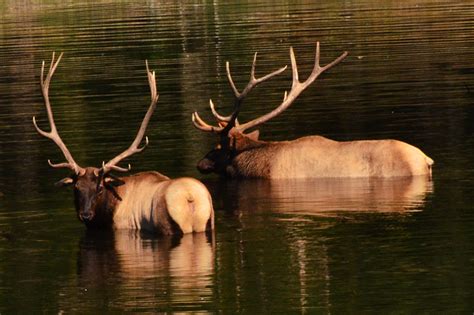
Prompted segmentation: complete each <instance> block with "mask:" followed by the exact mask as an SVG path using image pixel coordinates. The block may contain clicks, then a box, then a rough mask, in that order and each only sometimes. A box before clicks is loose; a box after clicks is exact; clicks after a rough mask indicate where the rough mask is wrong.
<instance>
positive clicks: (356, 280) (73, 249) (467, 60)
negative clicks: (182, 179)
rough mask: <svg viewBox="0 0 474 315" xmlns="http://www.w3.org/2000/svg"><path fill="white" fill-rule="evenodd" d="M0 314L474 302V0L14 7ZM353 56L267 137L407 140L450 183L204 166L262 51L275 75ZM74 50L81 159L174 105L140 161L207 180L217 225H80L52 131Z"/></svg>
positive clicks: (3, 102)
mask: <svg viewBox="0 0 474 315" xmlns="http://www.w3.org/2000/svg"><path fill="white" fill-rule="evenodd" d="M0 16H1V19H0V60H1V62H0V313H2V314H3V313H5V314H8V313H38V312H44V313H59V312H66V313H72V312H78V313H104V312H131V311H139V312H156V311H170V312H171V311H199V312H216V311H220V312H223V313H321V314H327V313H334V314H347V313H355V314H359V313H377V314H380V313H420V312H423V313H468V314H470V313H472V312H473V311H474V303H473V302H472V301H474V296H473V292H474V287H473V283H474V272H473V270H474V269H473V268H472V266H473V265H474V246H473V244H474V214H473V213H474V209H473V206H472V204H473V202H472V196H473V193H474V181H473V175H474V171H473V167H472V165H473V156H474V140H473V139H474V138H473V132H474V128H473V122H474V107H473V93H474V92H473V91H474V76H473V73H474V71H473V69H474V66H473V65H474V55H473V54H472V47H474V5H473V4H470V3H469V2H465V3H462V2H459V3H456V2H452V1H428V0H427V1H404V2H401V3H396V2H391V1H383V2H380V1H372V0H364V1H358V2H357V3H352V2H334V1H326V2H323V3H318V4H314V3H313V2H312V1H278V2H272V1H257V2H252V3H242V2H239V1H226V2H220V1H213V2H205V1H194V2H188V3H181V4H176V3H173V2H166V1H127V0H124V1H94V2H90V1H66V2H65V1H36V0H29V1H13V0H11V1H9V0H7V1H3V2H2V3H1V4H0ZM316 41H320V42H321V59H322V63H326V62H330V61H331V60H333V59H334V58H336V57H337V56H339V55H340V54H341V53H342V52H343V51H348V52H349V56H348V57H347V58H346V59H345V60H344V61H343V62H342V63H341V64H339V65H338V66H336V67H335V68H333V69H331V70H330V71H329V72H328V73H326V74H324V75H323V76H321V78H320V79H318V82H316V83H315V84H314V86H313V87H311V88H310V89H308V90H307V91H305V92H304V93H303V94H302V95H301V96H300V98H299V99H298V101H297V102H295V103H294V104H293V106H292V107H291V108H290V109H288V110H287V111H286V112H285V113H284V114H282V115H281V116H279V117H277V118H274V119H273V120H271V121H270V122H268V123H266V124H265V125H264V126H262V127H261V138H262V139H268V140H285V139H294V138H297V137H301V136H305V135H310V134H319V135H323V136H326V137H330V138H332V139H335V140H354V139H382V138H393V139H399V140H403V141H406V142H409V143H411V144H414V145H416V146H418V147H419V148H421V149H422V150H423V151H424V152H426V153H427V154H428V155H429V156H430V157H431V158H433V159H434V160H435V167H434V176H433V180H432V181H427V180H424V179H419V178H414V179H400V180H367V179H362V180H305V181H295V180H282V181H280V180H279V181H271V182H270V181H261V180H247V181H226V180H222V179H219V178H217V177H215V176H202V175H200V174H198V172H197V171H196V169H195V165H196V162H197V161H198V159H199V158H200V157H202V156H203V155H204V154H205V153H206V152H207V150H209V149H210V148H211V147H212V146H213V145H214V144H215V142H216V139H215V137H213V136H212V135H207V134H204V133H202V132H199V131H197V130H195V129H194V128H193V126H192V123H191V119H190V117H191V113H192V112H193V111H195V110H198V111H199V113H200V115H201V116H202V117H203V118H205V119H206V120H208V121H212V119H211V118H212V115H211V114H210V111H209V108H208V100H209V98H212V99H213V100H214V102H215V104H216V106H217V107H218V109H219V110H220V111H221V112H222V113H224V114H227V113H229V112H230V110H231V104H232V94H231V90H230V88H229V86H228V83H227V82H226V73H225V61H227V60H229V61H230V62H231V67H232V71H233V77H234V79H235V81H236V82H237V84H238V86H239V87H242V86H244V85H245V84H246V82H247V80H248V75H249V71H250V64H251V60H252V56H253V53H254V52H255V51H258V52H259V55H258V67H257V75H262V74H265V73H267V72H270V71H273V70H275V69H277V68H279V67H281V66H283V65H287V64H289V47H290V46H293V47H294V49H295V52H296V56H297V61H298V64H299V69H300V76H301V77H302V78H305V77H306V76H307V74H308V73H309V72H310V70H311V68H312V65H313V58H314V48H315V42H316ZM53 51H55V52H64V57H63V60H62V61H61V64H60V65H59V68H58V70H57V73H56V74H55V77H54V79H53V82H52V83H51V88H50V90H51V93H50V98H51V102H52V106H53V109H54V112H55V115H56V122H57V126H58V129H59V132H60V134H61V136H62V138H63V140H64V142H65V143H66V144H67V146H68V147H69V149H70V150H71V152H72V154H73V156H74V158H75V159H76V161H77V162H78V163H79V164H80V165H81V166H99V165H101V163H102V161H104V160H106V161H107V160H109V159H112V158H113V157H114V156H115V155H116V154H118V153H119V152H121V151H123V150H124V149H125V148H126V147H128V145H129V144H130V142H131V141H132V140H133V138H134V136H135V132H136V131H137V128H138V126H139V124H140V122H141V119H142V117H143V115H144V113H145V111H146V108H147V106H148V104H149V91H148V84H147V81H146V72H145V59H147V60H148V61H149V63H150V66H151V68H152V69H154V70H156V72H157V78H158V79H157V81H158V90H159V93H160V100H159V103H158V107H157V110H156V112H155V114H154V116H153V119H152V121H151V122H150V125H149V129H148V131H147V135H148V136H149V138H150V145H149V148H147V150H146V151H144V152H143V153H141V154H139V155H136V156H134V157H132V158H130V161H129V162H130V163H131V164H132V167H133V171H141V170H150V169H153V170H159V171H160V172H162V173H164V174H166V175H169V176H172V177H177V176H194V177H198V178H200V179H201V180H203V181H204V182H205V184H206V185H207V186H208V187H209V189H210V191H211V193H212V194H213V197H214V206H215V209H216V227H217V228H216V231H215V233H213V234H211V235H188V236H186V237H184V238H182V239H175V238H156V237H154V236H151V235H143V234H140V233H137V232H129V231H125V232H117V233H106V232H104V233H90V232H87V231H86V230H85V228H84V227H83V226H82V225H81V224H80V223H79V222H78V221H77V220H76V218H75V213H74V209H73V202H72V193H71V191H69V190H67V189H66V190H60V189H58V188H56V187H54V186H53V183H54V182H55V181H57V180H59V179H60V178H62V177H64V176H66V175H67V172H66V171H61V170H54V169H51V168H50V167H49V166H48V164H47V162H46V161H47V160H48V159H51V160H52V161H54V162H61V161H62V159H63V157H62V156H61V153H60V152H59V150H58V148H57V147H55V146H54V145H53V144H52V143H50V141H49V140H47V139H44V138H42V137H40V136H39V135H38V134H37V133H36V131H35V130H34V127H33V124H32V122H31V119H32V116H36V117H37V119H38V122H39V124H40V126H42V127H43V128H45V129H47V120H46V114H45V112H44V106H43V103H42V99H41V93H40V89H39V73H40V68H41V62H42V60H47V61H48V60H49V59H50V57H51V53H52V52H53ZM290 82H291V74H290V71H288V70H287V71H286V72H285V73H284V74H283V75H281V76H279V77H278V78H275V79H274V80H272V81H271V82H268V83H266V84H264V85H262V86H259V87H258V88H257V89H256V90H255V92H254V93H253V94H251V95H250V96H249V98H248V100H246V103H245V104H244V106H245V108H244V109H243V111H242V117H241V121H246V120H249V119H253V118H255V117H257V116H258V115H262V114H264V113H266V112H268V111H270V110H271V109H273V108H274V107H275V106H276V105H277V104H278V102H279V101H281V97H282V95H283V91H284V90H285V89H288V88H289V86H290Z"/></svg>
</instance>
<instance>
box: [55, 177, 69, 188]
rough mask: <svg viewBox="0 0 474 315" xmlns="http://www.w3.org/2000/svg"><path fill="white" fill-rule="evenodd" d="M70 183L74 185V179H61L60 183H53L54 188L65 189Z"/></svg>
mask: <svg viewBox="0 0 474 315" xmlns="http://www.w3.org/2000/svg"><path fill="white" fill-rule="evenodd" d="M72 183H74V179H72V178H71V177H65V178H63V179H61V180H60V181H58V182H56V183H54V186H57V187H66V186H69V185H71V184H72Z"/></svg>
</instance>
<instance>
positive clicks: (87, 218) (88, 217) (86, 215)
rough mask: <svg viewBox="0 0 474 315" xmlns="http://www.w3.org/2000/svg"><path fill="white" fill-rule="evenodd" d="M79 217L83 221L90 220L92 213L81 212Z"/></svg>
mask: <svg viewBox="0 0 474 315" xmlns="http://www.w3.org/2000/svg"><path fill="white" fill-rule="evenodd" d="M81 219H82V220H83V221H90V220H92V213H90V212H86V213H82V214H81Z"/></svg>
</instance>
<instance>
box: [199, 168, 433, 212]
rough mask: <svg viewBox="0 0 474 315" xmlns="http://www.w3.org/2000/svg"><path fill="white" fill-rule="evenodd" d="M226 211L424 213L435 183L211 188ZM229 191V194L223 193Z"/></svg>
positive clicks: (294, 182)
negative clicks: (221, 198) (223, 197)
mask: <svg viewBox="0 0 474 315" xmlns="http://www.w3.org/2000/svg"><path fill="white" fill-rule="evenodd" d="M208 186H209V187H210V189H211V191H212V193H213V195H214V196H216V197H218V196H221V195H225V196H226V197H225V199H223V200H216V202H218V203H220V202H223V203H224V204H227V206H225V205H224V208H228V209H229V208H231V209H234V210H237V211H274V212H283V213H295V214H324V213H330V212H347V211H351V212H354V211H361V212H367V211H368V212H408V211H416V210H421V209H422V206H423V204H424V203H425V200H426V196H427V195H428V194H429V193H431V192H432V191H433V182H432V181H431V180H429V179H428V178H426V177H424V176H415V177H404V178H397V179H383V178H357V179H352V178H351V179H346V178H344V179H337V178H331V179H277V180H257V179H256V180H245V181H230V182H228V183H225V182H222V181H218V182H211V183H209V184H208ZM223 190H225V191H223Z"/></svg>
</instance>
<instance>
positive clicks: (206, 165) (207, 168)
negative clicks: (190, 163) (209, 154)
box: [197, 159, 214, 174]
mask: <svg viewBox="0 0 474 315" xmlns="http://www.w3.org/2000/svg"><path fill="white" fill-rule="evenodd" d="M197 169H198V171H199V172H201V173H202V174H209V173H211V172H212V171H213V170H214V163H211V162H210V161H209V160H207V159H203V160H201V161H199V162H198V164H197Z"/></svg>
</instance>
